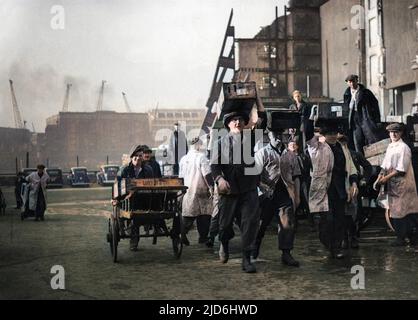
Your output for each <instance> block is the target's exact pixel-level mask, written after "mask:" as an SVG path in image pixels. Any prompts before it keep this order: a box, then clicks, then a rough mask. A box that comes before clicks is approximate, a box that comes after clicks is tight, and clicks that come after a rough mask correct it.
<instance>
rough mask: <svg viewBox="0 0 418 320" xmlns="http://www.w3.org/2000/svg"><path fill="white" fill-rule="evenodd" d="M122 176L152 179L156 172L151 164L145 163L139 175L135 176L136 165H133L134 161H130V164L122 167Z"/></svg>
mask: <svg viewBox="0 0 418 320" xmlns="http://www.w3.org/2000/svg"><path fill="white" fill-rule="evenodd" d="M118 175H119V174H118ZM120 177H121V178H129V179H152V178H154V174H153V172H152V168H151V167H150V166H148V165H143V166H142V170H141V172H140V173H139V174H138V176H137V177H135V169H134V166H133V165H132V162H130V163H129V165H127V166H126V167H123V168H121V171H120Z"/></svg>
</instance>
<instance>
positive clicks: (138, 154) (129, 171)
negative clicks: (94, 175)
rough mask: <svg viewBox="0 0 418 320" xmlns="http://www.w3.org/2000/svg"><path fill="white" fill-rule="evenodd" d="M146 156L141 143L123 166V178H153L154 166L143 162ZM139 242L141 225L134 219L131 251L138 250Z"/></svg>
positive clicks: (121, 175) (121, 174)
mask: <svg viewBox="0 0 418 320" xmlns="http://www.w3.org/2000/svg"><path fill="white" fill-rule="evenodd" d="M143 158H144V147H143V146H142V145H139V146H137V147H136V148H135V150H134V151H133V152H132V154H131V162H129V164H128V165H127V166H126V167H124V168H121V171H120V174H118V175H119V176H120V177H121V178H125V179H126V178H128V179H149V178H153V177H154V175H153V172H152V168H151V167H150V166H148V165H145V164H144V163H143ZM138 242H139V225H138V223H137V222H136V221H135V219H134V220H133V221H132V229H131V242H130V249H131V251H138Z"/></svg>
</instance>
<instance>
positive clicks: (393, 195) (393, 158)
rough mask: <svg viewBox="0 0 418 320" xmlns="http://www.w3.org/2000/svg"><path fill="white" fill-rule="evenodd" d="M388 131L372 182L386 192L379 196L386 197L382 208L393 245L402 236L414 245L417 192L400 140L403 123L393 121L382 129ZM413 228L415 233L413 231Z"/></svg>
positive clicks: (401, 243)
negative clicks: (393, 234) (390, 227)
mask: <svg viewBox="0 0 418 320" xmlns="http://www.w3.org/2000/svg"><path fill="white" fill-rule="evenodd" d="M386 130H387V131H389V135H390V139H391V141H392V142H391V144H389V146H388V148H387V150H386V154H385V158H384V160H383V163H382V165H381V168H382V171H381V172H380V174H379V177H378V178H377V180H376V183H375V185H386V189H387V190H386V192H383V193H381V194H380V195H379V198H380V199H382V198H384V197H385V198H387V202H386V205H385V207H386V209H389V215H390V218H392V222H393V227H394V229H395V232H396V236H397V239H396V241H395V242H394V243H392V245H393V246H404V245H406V244H407V242H406V238H408V239H409V241H410V244H411V245H416V244H417V234H416V229H417V228H418V218H417V213H418V195H417V187H416V184H415V179H414V169H413V167H412V160H411V149H410V148H409V147H408V146H407V145H406V143H405V142H404V141H403V140H402V132H403V131H404V128H403V125H401V124H399V123H394V124H391V125H389V126H388V127H387V128H386ZM414 229H415V232H414Z"/></svg>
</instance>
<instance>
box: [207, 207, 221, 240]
mask: <svg viewBox="0 0 418 320" xmlns="http://www.w3.org/2000/svg"><path fill="white" fill-rule="evenodd" d="M218 234H219V213H218V214H217V215H216V216H214V217H211V218H210V227H209V237H210V238H211V239H215V237H216V236H217V235H218Z"/></svg>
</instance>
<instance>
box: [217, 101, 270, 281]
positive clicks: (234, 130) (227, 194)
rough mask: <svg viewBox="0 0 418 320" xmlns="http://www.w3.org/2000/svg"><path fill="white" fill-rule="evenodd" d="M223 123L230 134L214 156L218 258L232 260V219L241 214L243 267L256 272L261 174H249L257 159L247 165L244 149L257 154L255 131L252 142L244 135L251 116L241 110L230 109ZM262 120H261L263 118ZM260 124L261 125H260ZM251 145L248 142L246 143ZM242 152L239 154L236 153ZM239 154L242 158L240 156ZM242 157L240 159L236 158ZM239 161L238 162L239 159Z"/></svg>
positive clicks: (221, 140) (223, 260) (219, 144)
mask: <svg viewBox="0 0 418 320" xmlns="http://www.w3.org/2000/svg"><path fill="white" fill-rule="evenodd" d="M259 108H260V109H261V110H260V109H258V110H259V112H258V114H259V123H260V124H265V121H264V120H265V118H266V117H265V112H264V109H263V107H262V106H261V107H259ZM223 120H224V125H225V127H226V128H227V129H228V131H229V133H228V134H227V135H226V136H224V137H222V138H221V139H220V140H218V143H217V145H216V146H217V148H218V149H216V147H215V148H214V149H215V150H213V151H214V152H213V154H212V159H211V171H212V176H213V180H214V181H215V183H216V184H217V186H218V190H219V240H220V242H221V247H220V250H219V257H220V260H221V262H222V263H226V262H228V259H229V240H231V239H232V237H233V235H234V232H233V227H232V226H233V221H234V218H235V217H236V216H238V215H239V216H240V217H241V224H240V229H241V245H242V250H243V258H242V269H243V271H244V272H247V273H254V272H256V268H255V265H254V264H253V263H252V262H251V253H252V251H253V249H254V242H255V238H256V235H257V230H258V225H259V219H260V217H259V213H258V192H257V184H258V182H259V173H258V175H257V174H255V173H254V172H251V173H252V174H251V173H249V172H248V171H247V169H251V168H253V169H254V166H255V162H254V160H253V163H252V164H247V163H246V161H245V159H248V157H245V154H244V152H245V151H248V148H247V147H248V146H249V147H250V150H251V153H252V154H251V156H252V157H253V156H254V145H255V138H254V131H251V133H252V134H251V142H250V141H248V139H246V138H248V136H246V135H244V134H243V130H244V127H246V126H247V125H248V123H249V116H248V115H247V114H245V113H242V112H231V113H228V114H226V115H225V116H224V119H223ZM260 120H261V121H260ZM260 124H259V125H260ZM247 142H248V144H250V145H246V143H247ZM237 153H239V154H237ZM239 156H240V157H239ZM237 158H239V159H237ZM237 160H238V161H237Z"/></svg>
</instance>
